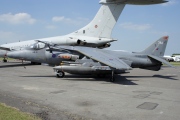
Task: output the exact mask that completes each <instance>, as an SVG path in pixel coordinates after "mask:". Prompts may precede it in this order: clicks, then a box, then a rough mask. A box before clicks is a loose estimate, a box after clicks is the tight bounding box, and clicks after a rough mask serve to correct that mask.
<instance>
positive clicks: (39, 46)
mask: <svg viewBox="0 0 180 120" xmlns="http://www.w3.org/2000/svg"><path fill="white" fill-rule="evenodd" d="M45 47H46V44H44V43H40V42H37V43H35V44H33V45H31V46H30V49H34V50H40V49H43V48H45Z"/></svg>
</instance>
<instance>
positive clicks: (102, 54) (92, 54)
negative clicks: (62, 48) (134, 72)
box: [74, 47, 132, 70]
mask: <svg viewBox="0 0 180 120" xmlns="http://www.w3.org/2000/svg"><path fill="white" fill-rule="evenodd" d="M74 50H75V51H78V52H79V53H81V54H83V55H85V56H87V57H89V58H91V59H93V60H95V61H98V62H100V63H103V64H105V65H108V66H109V67H112V68H114V69H118V70H130V69H132V68H131V67H130V66H129V65H127V64H126V63H125V62H123V61H122V60H121V59H119V58H118V57H116V56H113V55H111V54H109V53H107V52H106V51H105V50H100V49H95V48H87V47H74Z"/></svg>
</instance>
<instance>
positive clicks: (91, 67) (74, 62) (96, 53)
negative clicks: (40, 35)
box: [7, 36, 172, 81]
mask: <svg viewBox="0 0 180 120" xmlns="http://www.w3.org/2000/svg"><path fill="white" fill-rule="evenodd" d="M167 42H168V36H164V37H162V38H160V39H159V40H157V41H156V42H154V43H153V44H152V45H151V46H149V47H148V48H147V49H145V50H144V51H142V52H136V53H134V52H133V53H131V52H126V51H121V50H118V51H112V50H103V49H98V48H89V47H81V46H56V45H54V44H51V43H46V42H43V41H38V43H36V44H34V45H32V46H31V47H30V48H27V49H24V50H21V51H14V52H11V53H8V54H7V55H8V56H10V57H12V58H16V59H22V60H23V59H25V60H30V61H32V60H33V61H36V62H41V63H48V64H50V65H58V66H56V67H54V68H53V69H54V71H55V73H56V76H57V77H61V78H62V77H64V75H65V72H67V73H71V74H97V75H105V74H112V78H111V81H114V74H120V73H125V72H126V71H127V70H131V69H132V68H142V69H148V70H155V71H158V70H160V68H161V66H162V63H164V64H167V65H168V66H172V65H171V64H169V62H167V61H166V60H164V59H163V56H164V52H165V48H166V45H167ZM40 46H41V47H40Z"/></svg>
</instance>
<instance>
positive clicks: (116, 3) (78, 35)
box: [0, 0, 167, 62]
mask: <svg viewBox="0 0 180 120" xmlns="http://www.w3.org/2000/svg"><path fill="white" fill-rule="evenodd" d="M165 2H167V1H164V0H101V1H100V2H99V3H100V4H102V6H101V7H100V9H99V11H98V12H97V14H96V16H95V17H94V19H93V20H92V21H91V22H90V23H89V24H88V25H86V26H85V27H83V28H81V29H79V30H77V31H75V32H73V33H70V34H68V35H64V36H56V37H49V38H42V39H34V40H28V41H22V42H15V43H9V44H3V45H1V46H0V57H4V60H3V61H4V62H7V60H6V57H7V56H6V54H7V52H10V51H14V50H21V49H22V48H24V47H28V46H31V45H32V44H34V43H36V40H40V41H47V42H51V43H53V44H57V45H72V46H75V45H76V46H88V47H98V48H106V47H110V45H111V44H110V42H113V41H116V40H115V39H112V38H111V32H112V29H113V28H114V25H115V24H116V22H117V20H118V18H119V16H120V14H121V12H122V10H123V9H124V7H125V5H126V4H135V5H149V4H159V3H165ZM41 45H42V44H41V43H39V46H41Z"/></svg>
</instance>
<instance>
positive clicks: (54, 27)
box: [46, 25, 57, 30]
mask: <svg viewBox="0 0 180 120" xmlns="http://www.w3.org/2000/svg"><path fill="white" fill-rule="evenodd" d="M46 28H47V29H51V30H52V29H56V28H57V27H56V26H54V25H48V26H46Z"/></svg>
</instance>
